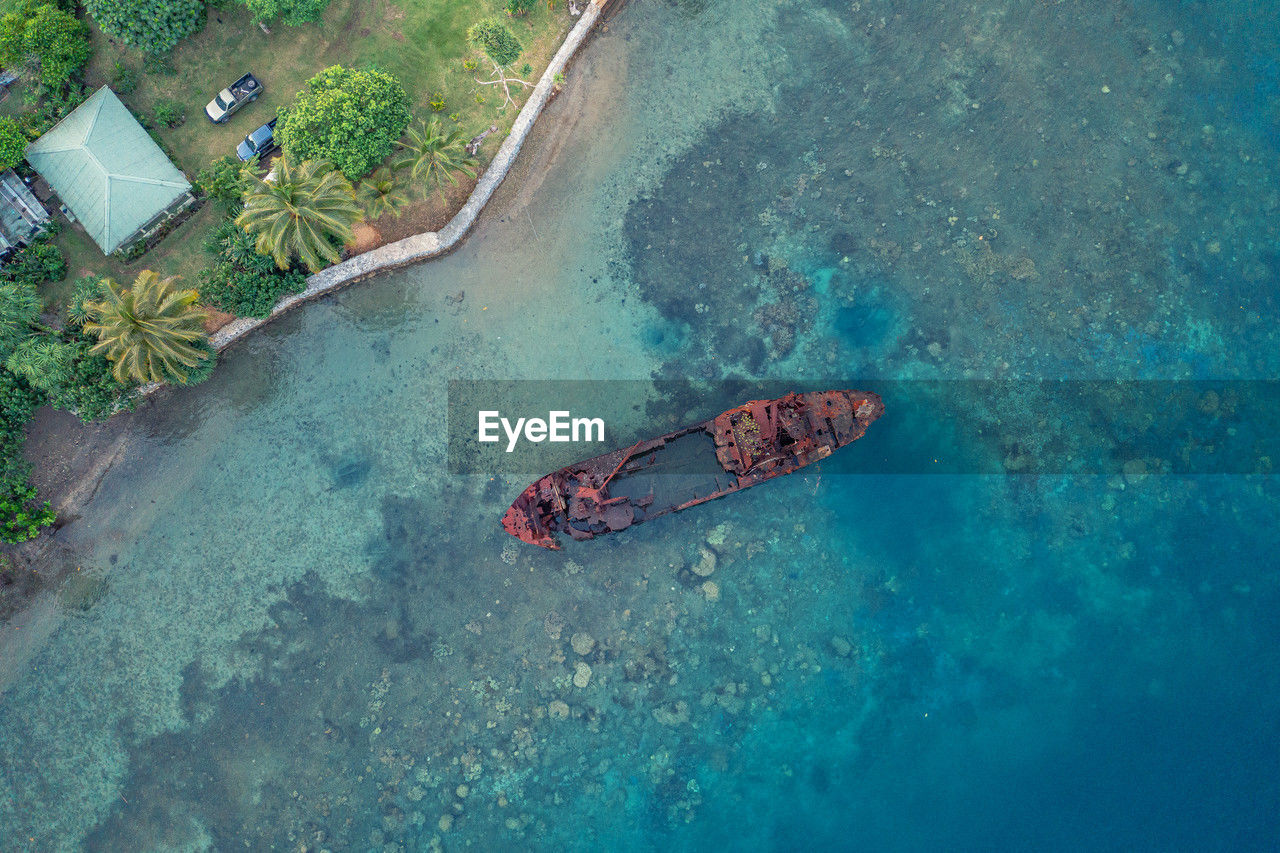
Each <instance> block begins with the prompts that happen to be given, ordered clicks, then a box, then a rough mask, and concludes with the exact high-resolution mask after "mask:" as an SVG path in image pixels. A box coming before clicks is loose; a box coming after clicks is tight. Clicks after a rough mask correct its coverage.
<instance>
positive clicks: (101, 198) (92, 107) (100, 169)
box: [26, 86, 191, 254]
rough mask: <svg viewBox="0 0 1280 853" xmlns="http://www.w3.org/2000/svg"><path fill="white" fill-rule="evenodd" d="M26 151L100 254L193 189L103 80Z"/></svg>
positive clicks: (131, 234) (126, 237) (34, 167)
mask: <svg viewBox="0 0 1280 853" xmlns="http://www.w3.org/2000/svg"><path fill="white" fill-rule="evenodd" d="M26 153H27V162H28V163H30V164H31V167H32V168H33V169H35V170H36V171H37V172H39V173H40V175H41V176H42V177H43V178H44V179H45V180H46V181H48V182H49V186H51V187H53V189H54V191H55V192H57V194H58V196H59V197H60V198H61V199H62V200H63V202H65V203H66V205H67V207H69V208H71V212H72V213H74V214H75V215H76V218H77V219H79V220H80V222H81V224H83V225H84V227H85V230H87V231H88V232H89V235H90V236H91V237H93V239H94V242H96V243H97V244H98V246H99V247H101V249H102V251H103V252H105V253H106V254H110V253H112V252H114V251H115V250H116V249H118V248H120V245H121V244H122V243H124V242H126V241H127V240H129V238H130V237H132V236H133V235H134V234H136V233H137V232H138V229H140V228H141V227H142V226H143V225H145V224H146V223H147V222H148V221H150V220H151V219H152V218H153V217H154V216H156V215H157V214H159V213H161V212H162V211H164V210H165V209H166V208H168V207H169V205H170V204H172V203H173V202H174V200H175V199H177V198H178V197H179V196H181V195H182V194H183V193H185V192H187V191H189V190H190V189H191V184H190V183H189V182H188V181H187V179H186V176H185V175H183V174H182V172H180V171H178V168H177V167H176V166H174V165H173V163H171V162H170V161H169V158H168V157H166V156H165V153H164V152H163V151H161V150H160V146H159V145H156V143H155V140H153V139H152V138H151V135H150V134H148V133H147V131H146V130H145V129H144V128H143V127H142V125H140V124H138V120H137V119H135V118H134V117H133V113H131V112H129V110H128V108H127V107H125V105H124V104H122V103H121V102H120V99H119V98H117V97H116V93H115V92H112V91H111V90H110V89H109V88H107V87H106V86H103V87H102V88H101V89H99V90H98V91H96V92H94V93H93V94H92V95H91V96H90V97H89V99H88V100H87V101H85V102H84V103H83V104H81V105H80V106H78V107H76V108H75V109H74V110H72V111H71V113H70V114H68V115H67V117H66V118H64V119H63V120H62V121H60V122H58V124H56V125H55V126H54V127H52V128H50V130H49V131H48V132H47V133H45V134H44V135H43V136H41V137H40V138H39V139H37V140H36V141H35V142H33V143H31V144H30V145H29V146H27V152H26Z"/></svg>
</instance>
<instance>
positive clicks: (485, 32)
mask: <svg viewBox="0 0 1280 853" xmlns="http://www.w3.org/2000/svg"><path fill="white" fill-rule="evenodd" d="M467 38H468V39H469V40H470V41H471V43H472V44H473V45H475V47H476V49H477V50H481V51H484V54H485V55H486V56H488V57H489V58H490V59H492V60H493V61H494V63H495V64H497V65H510V64H511V63H513V62H515V61H516V60H517V59H519V58H520V52H521V51H522V50H524V47H523V46H522V45H521V44H520V39H518V38H516V34H515V33H513V32H511V30H510V29H508V28H507V25H506V24H504V23H503V22H502V19H501V18H485V19H484V20H483V21H479V22H478V23H476V24H473V25H472V27H471V29H469V30H467Z"/></svg>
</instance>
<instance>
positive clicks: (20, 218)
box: [0, 169, 49, 263]
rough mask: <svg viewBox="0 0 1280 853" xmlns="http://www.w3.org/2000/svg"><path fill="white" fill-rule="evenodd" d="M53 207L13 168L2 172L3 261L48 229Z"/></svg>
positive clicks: (0, 236) (0, 259)
mask: <svg viewBox="0 0 1280 853" xmlns="http://www.w3.org/2000/svg"><path fill="white" fill-rule="evenodd" d="M48 221H49V211H47V210H45V209H44V205H42V204H41V203H40V201H39V199H37V198H36V197H35V195H33V194H32V192H31V189H30V188H29V187H28V186H27V185H26V184H24V183H23V182H22V178H19V177H18V175H17V173H16V172H14V171H13V169H5V170H4V171H3V172H0V263H3V262H4V261H7V260H8V259H9V257H10V256H11V255H12V254H13V253H14V252H16V251H17V250H18V249H21V248H22V247H23V246H25V245H27V244H28V243H30V242H31V240H32V238H33V237H35V236H36V235H37V234H39V233H41V232H42V231H44V224H45V223H46V222H48Z"/></svg>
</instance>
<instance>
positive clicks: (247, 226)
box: [235, 154, 363, 272]
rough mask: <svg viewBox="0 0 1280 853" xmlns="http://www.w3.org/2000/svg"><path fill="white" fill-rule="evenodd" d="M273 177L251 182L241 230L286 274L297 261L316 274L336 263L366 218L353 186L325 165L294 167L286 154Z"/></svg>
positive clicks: (308, 162) (316, 162)
mask: <svg viewBox="0 0 1280 853" xmlns="http://www.w3.org/2000/svg"><path fill="white" fill-rule="evenodd" d="M271 173H272V176H271V180H270V181H264V180H261V179H259V178H254V179H253V180H252V181H251V182H250V186H249V189H248V190H247V191H246V192H245V195H244V209H243V210H242V211H240V215H239V216H237V217H236V219H235V222H236V225H238V226H240V227H241V228H243V229H244V230H245V231H247V232H249V233H250V234H252V235H253V236H254V248H255V249H256V250H257V251H258V252H259V253H261V254H263V255H269V256H270V257H271V258H272V259H273V260H274V261H275V263H276V266H277V267H279V268H280V269H282V270H283V269H288V268H289V266H290V264H291V262H292V260H293V259H294V258H297V259H298V260H299V261H301V262H302V264H303V265H304V266H305V267H306V268H307V269H309V270H311V271H312V272H316V271H318V270H320V269H321V268H322V267H324V265H325V263H326V262H327V263H336V262H337V261H338V260H339V253H338V249H339V247H341V246H342V245H343V244H345V243H348V242H350V241H351V237H352V233H351V228H352V226H354V225H355V224H356V223H357V222H359V221H360V219H361V217H362V216H363V211H361V210H360V207H359V205H357V204H356V194H355V190H354V189H352V187H351V182H350V181H348V180H347V179H346V178H345V177H343V175H342V173H341V172H339V171H338V170H337V169H334V168H333V167H332V166H330V165H329V164H328V163H327V162H326V161H324V160H304V161H303V162H301V163H299V164H297V165H294V164H293V163H292V162H291V161H290V159H289V157H288V155H287V154H286V155H285V156H282V157H279V158H277V160H276V162H275V165H274V166H272V168H271Z"/></svg>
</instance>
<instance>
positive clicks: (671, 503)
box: [502, 391, 884, 549]
mask: <svg viewBox="0 0 1280 853" xmlns="http://www.w3.org/2000/svg"><path fill="white" fill-rule="evenodd" d="M883 413H884V404H883V403H882V402H881V400H880V397H879V396H878V395H876V394H872V393H869V392H866V391H818V392H810V393H806V394H787V395H786V396H785V397H779V398H778V399H776V400H752V401H751V402H749V403H745V404H743V405H741V406H738V407H737V408H734V409H730V410H729V411H727V412H725V413H723V414H721V415H718V416H716V417H714V418H712V419H711V420H709V421H704V422H703V423H700V424H694V425H693V426H689V427H685V428H684V429H679V430H676V431H675V432H671V433H668V434H667V435H663V436H659V437H658V438H651V439H647V440H645V441H641V442H638V443H637V444H634V445H632V446H631V447H627V448H623V449H621V450H615V451H613V452H612V453H606V454H604V455H602V456H596V457H593V458H591V459H586V460H584V461H582V462H577V463H575V464H573V465H569V466H566V467H564V468H561V469H560V470H559V471H554V472H552V473H550V474H547V475H546V476H545V477H542V478H541V479H539V480H537V481H535V482H533V483H531V484H530V485H529V487H528V488H526V489H525V490H524V491H523V492H521V493H520V496H519V497H518V498H516V500H515V502H514V503H513V504H511V507H510V509H508V510H507V511H506V513H505V514H504V515H503V517H502V527H503V529H505V530H506V531H507V532H508V533H510V534H511V535H512V536H514V537H516V538H517V539H520V540H522V541H525V542H528V543H530V544H533V545H540V546H542V547H543V548H552V549H559V547H560V543H559V542H558V540H557V538H556V534H557V533H566V534H568V535H569V536H571V537H572V538H574V539H578V540H583V539H592V538H594V537H596V536H600V535H602V534H605V533H613V532H616V531H618V530H624V529H626V528H628V527H630V526H632V525H633V524H639V523H641V522H643V521H648V520H649V519H652V518H657V517H658V516H661V515H667V514H669V513H673V512H676V511H678V510H682V509H688V508H689V507H691V506H697V505H698V504H701V503H706V502H707V501H710V500H715V499H716V498H720V497H724V496H725V495H728V494H731V493H733V492H739V491H742V490H743V489H746V488H749V487H751V486H754V485H756V484H757V483H762V482H764V481H765V480H771V479H773V478H774V477H781V476H782V475H783V474H790V473H791V472H792V471H797V470H799V469H801V468H803V467H805V466H806V465H808V464H810V463H812V462H817V461H819V460H821V459H825V458H827V457H828V456H830V455H831V453H832V452H833V451H835V450H837V449H839V448H841V447H844V446H845V445H846V444H849V443H850V442H853V441H856V440H857V439H859V438H861V437H862V435H863V433H865V432H866V431H867V426H868V425H869V424H871V422H872V421H874V420H875V419H876V418H878V417H880V415H881V414H883Z"/></svg>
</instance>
